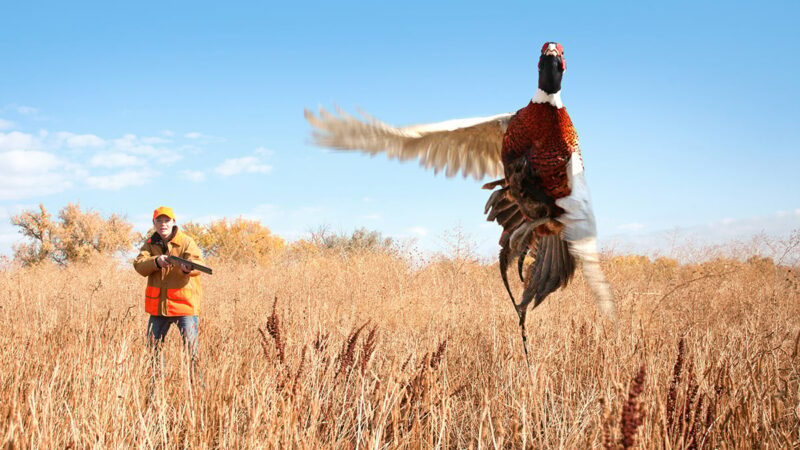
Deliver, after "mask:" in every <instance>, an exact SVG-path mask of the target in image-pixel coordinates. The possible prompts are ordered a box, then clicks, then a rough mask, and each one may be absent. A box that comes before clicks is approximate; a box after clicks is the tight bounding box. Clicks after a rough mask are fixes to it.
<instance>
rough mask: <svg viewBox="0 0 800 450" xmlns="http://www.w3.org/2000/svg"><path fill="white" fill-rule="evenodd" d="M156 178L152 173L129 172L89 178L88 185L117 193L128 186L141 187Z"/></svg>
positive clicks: (141, 171) (142, 171)
mask: <svg viewBox="0 0 800 450" xmlns="http://www.w3.org/2000/svg"><path fill="white" fill-rule="evenodd" d="M155 176H156V174H155V173H153V172H152V171H144V170H138V171H137V170H127V171H124V172H119V173H116V174H113V175H102V176H90V177H87V178H86V184H88V185H89V186H90V187H93V188H95V189H103V190H109V191H116V190H119V189H122V188H124V187H128V186H141V185H143V184H146V183H148V182H149V181H150V180H151V179H152V178H153V177H155Z"/></svg>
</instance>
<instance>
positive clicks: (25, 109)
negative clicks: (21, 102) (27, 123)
mask: <svg viewBox="0 0 800 450" xmlns="http://www.w3.org/2000/svg"><path fill="white" fill-rule="evenodd" d="M17 112H18V113H20V114H22V115H23V116H32V115H34V114H36V113H38V112H39V110H38V109H36V108H34V107H32V106H18V107H17Z"/></svg>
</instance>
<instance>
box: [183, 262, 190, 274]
mask: <svg viewBox="0 0 800 450" xmlns="http://www.w3.org/2000/svg"><path fill="white" fill-rule="evenodd" d="M181 270H182V271H183V273H185V274H186V275H189V272H191V271H192V266H190V265H188V264H185V263H181Z"/></svg>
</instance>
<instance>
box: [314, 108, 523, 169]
mask: <svg viewBox="0 0 800 450" xmlns="http://www.w3.org/2000/svg"><path fill="white" fill-rule="evenodd" d="M337 112H338V114H332V113H330V112H328V111H326V110H325V109H322V108H320V112H319V116H316V115H315V114H314V113H313V112H311V111H309V110H306V111H305V116H306V120H308V122H309V123H310V124H311V125H312V126H313V127H314V132H313V138H314V143H315V144H317V145H319V146H322V147H330V148H334V149H337V150H360V151H362V152H365V153H369V154H371V155H376V154H378V153H386V156H388V157H389V159H398V160H400V161H407V160H411V159H417V160H419V163H420V165H421V166H423V167H425V168H427V169H433V170H434V172H435V173H438V172H439V171H444V173H445V175H446V176H448V177H452V176H454V175H455V174H457V173H458V172H461V173H462V175H463V176H464V178H466V177H467V176H472V177H473V178H475V179H476V180H480V179H482V178H483V177H485V176H487V175H488V176H491V177H499V176H503V164H502V161H501V159H500V152H501V149H502V146H503V134H505V132H506V128H507V127H508V122H509V120H510V119H511V117H512V116H513V115H514V114H513V113H507V114H498V115H496V116H490V117H475V118H470V119H456V120H448V121H445V122H438V123H430V124H422V125H412V126H407V127H402V128H397V127H393V126H391V125H388V124H386V123H383V122H381V121H379V120H377V119H375V118H373V117H369V116H367V115H366V114H363V113H362V115H363V116H364V119H363V120H361V119H358V118H356V117H353V116H351V115H349V114H347V113H345V112H343V111H340V110H339V111H337Z"/></svg>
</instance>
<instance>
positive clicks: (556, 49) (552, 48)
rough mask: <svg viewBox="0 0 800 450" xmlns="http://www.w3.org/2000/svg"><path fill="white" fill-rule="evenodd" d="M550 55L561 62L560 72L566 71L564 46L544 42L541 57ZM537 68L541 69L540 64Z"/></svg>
mask: <svg viewBox="0 0 800 450" xmlns="http://www.w3.org/2000/svg"><path fill="white" fill-rule="evenodd" d="M544 55H551V56H555V57H556V58H559V59H560V60H561V67H562V69H561V70H562V72H563V71H565V70H567V59H566V58H565V57H564V46H563V45H561V44H559V43H558V42H545V43H544V45H542V56H544ZM539 68H541V63H540V66H539Z"/></svg>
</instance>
